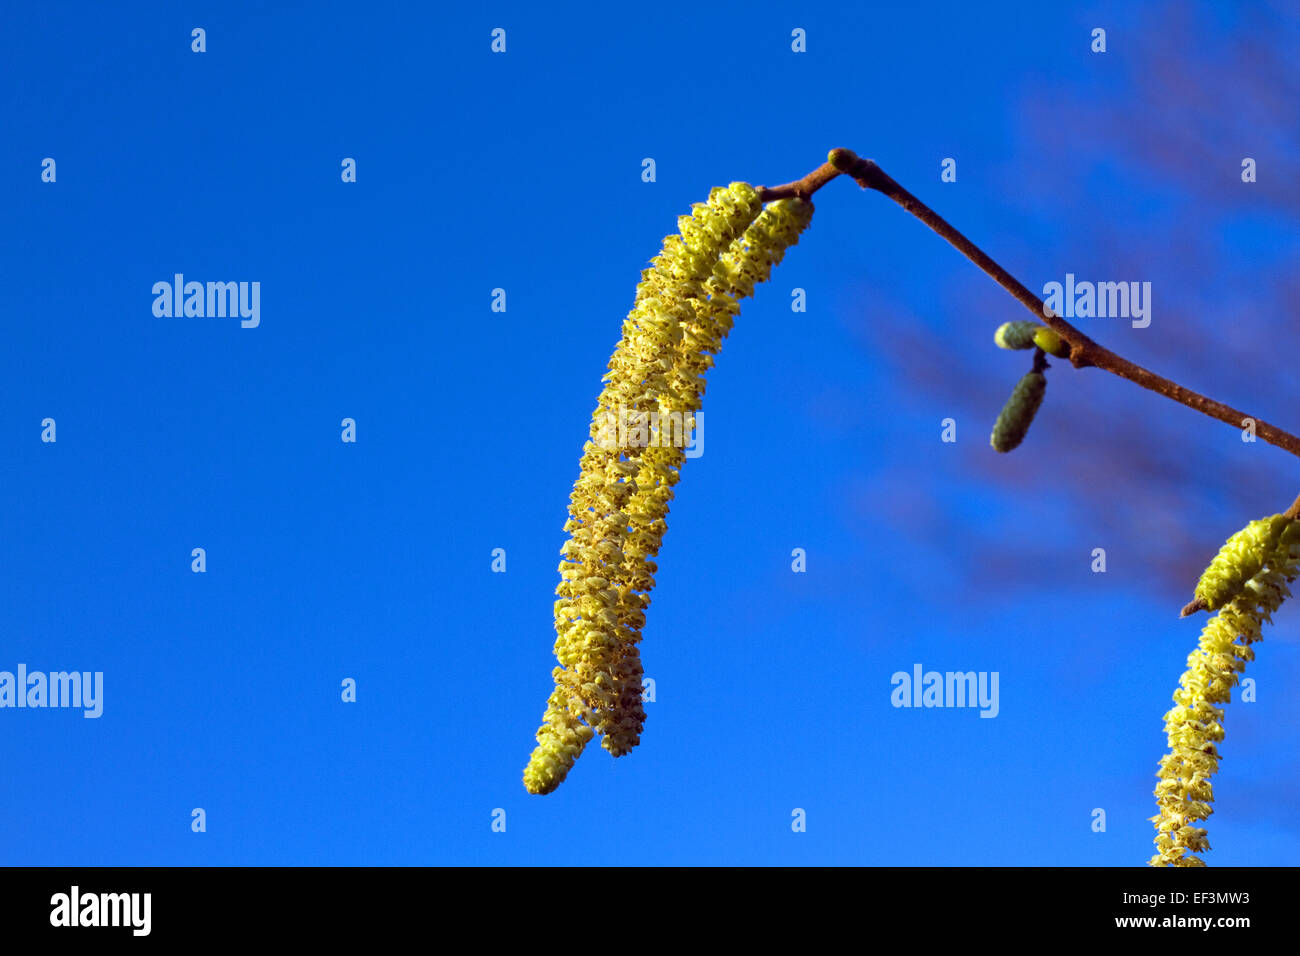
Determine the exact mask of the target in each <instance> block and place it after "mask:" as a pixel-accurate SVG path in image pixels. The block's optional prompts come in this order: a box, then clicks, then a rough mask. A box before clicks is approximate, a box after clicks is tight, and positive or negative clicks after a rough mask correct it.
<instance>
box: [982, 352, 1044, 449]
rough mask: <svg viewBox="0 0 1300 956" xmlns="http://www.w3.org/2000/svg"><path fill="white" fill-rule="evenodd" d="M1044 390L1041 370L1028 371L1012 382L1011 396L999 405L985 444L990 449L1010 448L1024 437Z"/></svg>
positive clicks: (1036, 411) (1040, 402)
mask: <svg viewBox="0 0 1300 956" xmlns="http://www.w3.org/2000/svg"><path fill="white" fill-rule="evenodd" d="M1046 391H1047V376H1045V375H1044V374H1043V373H1042V372H1028V373H1026V374H1025V377H1024V378H1022V379H1021V380H1020V381H1019V382H1017V383H1016V387H1015V388H1014V389H1012V391H1011V397H1010V398H1008V399H1007V403H1006V404H1005V405H1003V406H1002V411H1001V412H1000V413H999V414H998V418H997V421H995V422H994V423H993V435H992V436H991V437H990V439H989V444H991V445H992V446H993V450H994V451H1000V452H1008V451H1011V450H1012V449H1013V448H1015V447H1017V446H1018V445H1019V444H1020V443H1021V442H1022V441H1024V440H1025V435H1026V434H1027V433H1028V431H1029V426H1030V425H1031V424H1032V423H1033V421H1034V416H1035V415H1036V414H1038V407H1039V406H1040V405H1042V404H1043V395H1044V394H1045V393H1046Z"/></svg>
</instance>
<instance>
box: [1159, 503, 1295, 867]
mask: <svg viewBox="0 0 1300 956" xmlns="http://www.w3.org/2000/svg"><path fill="white" fill-rule="evenodd" d="M1297 576H1300V522H1292V521H1290V520H1289V519H1287V518H1286V517H1285V516H1283V515H1273V516H1272V517H1270V518H1261V519H1260V520H1258V521H1252V522H1251V523H1250V524H1249V525H1247V526H1246V527H1245V528H1243V529H1242V530H1241V531H1239V532H1238V533H1237V534H1235V535H1233V536H1232V537H1231V538H1229V539H1228V542H1227V544H1225V545H1224V546H1223V548H1222V550H1220V551H1219V553H1218V555H1217V556H1216V557H1215V558H1214V561H1213V562H1211V564H1210V567H1209V568H1208V569H1207V570H1206V572H1205V574H1204V575H1203V576H1202V578H1201V582H1200V584H1199V585H1197V590H1196V593H1197V596H1198V597H1202V598H1204V599H1205V600H1206V602H1207V604H1209V605H1210V606H1211V607H1212V608H1217V609H1218V614H1216V615H1214V616H1213V617H1212V618H1210V620H1209V621H1207V622H1206V624H1205V628H1204V629H1203V630H1202V631H1201V638H1200V642H1199V644H1198V646H1197V648H1196V650H1194V651H1192V653H1191V654H1190V655H1189V656H1188V658H1187V671H1186V673H1184V674H1183V676H1182V680H1181V681H1180V686H1179V688H1178V690H1177V691H1175V692H1174V703H1175V704H1176V705H1177V706H1175V707H1174V708H1173V709H1172V710H1170V711H1169V712H1168V713H1167V714H1165V732H1166V733H1167V734H1168V737H1169V753H1168V754H1166V755H1165V757H1164V758H1163V759H1162V760H1161V761H1160V770H1159V772H1158V774H1157V776H1158V777H1159V782H1158V783H1157V784H1156V789H1155V796H1156V803H1157V805H1158V806H1159V809H1160V812H1159V813H1158V814H1157V815H1156V816H1154V817H1152V818H1151V819H1152V821H1153V822H1154V823H1155V825H1156V831H1157V835H1156V840H1155V843H1156V848H1157V850H1158V851H1159V852H1158V853H1156V855H1155V856H1153V857H1152V858H1151V860H1150V861H1149V862H1150V864H1151V865H1152V866H1204V865H1205V861H1204V860H1202V859H1201V858H1200V857H1198V856H1195V854H1197V853H1201V852H1203V851H1205V850H1208V849H1210V844H1209V841H1208V840H1207V839H1206V831H1205V829H1204V828H1203V827H1199V826H1196V824H1197V823H1199V822H1200V821H1202V820H1205V819H1206V818H1207V817H1209V815H1210V814H1211V813H1213V812H1214V809H1213V807H1212V806H1211V802H1212V801H1213V799H1214V790H1213V787H1212V786H1211V784H1210V777H1211V776H1212V775H1213V774H1214V773H1215V771H1217V770H1218V768H1219V752H1218V749H1217V744H1218V743H1219V742H1220V741H1222V740H1223V707H1222V705H1224V704H1226V703H1228V702H1229V701H1230V700H1231V699H1232V688H1233V687H1234V686H1236V684H1237V682H1238V680H1239V679H1240V676H1241V674H1242V672H1243V671H1244V670H1245V669H1246V663H1247V662H1248V661H1252V660H1254V659H1255V651H1254V648H1253V647H1252V646H1251V645H1252V644H1254V643H1255V642H1257V641H1258V640H1260V637H1261V634H1260V627H1261V625H1262V624H1263V622H1265V621H1270V620H1271V616H1272V614H1273V612H1274V611H1276V610H1277V609H1278V607H1279V606H1280V605H1281V603H1282V602H1283V601H1284V600H1285V599H1286V598H1287V597H1289V596H1290V594H1291V591H1290V589H1289V587H1288V585H1289V584H1290V583H1291V582H1292V581H1294V580H1295V579H1296V577H1297Z"/></svg>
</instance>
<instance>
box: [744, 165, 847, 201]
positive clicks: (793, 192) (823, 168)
mask: <svg viewBox="0 0 1300 956" xmlns="http://www.w3.org/2000/svg"><path fill="white" fill-rule="evenodd" d="M839 174H840V171H839V170H838V169H836V168H835V167H834V166H833V165H831V164H830V163H822V165H820V166H818V167H817V168H816V169H814V170H813V171H812V172H811V173H809V174H808V175H807V176H805V177H804V178H803V179H797V180H795V181H794V182H792V183H786V184H785V185H784V186H759V187H758V198H759V199H761V200H762V201H763V202H775V201H776V200H778V199H794V198H795V197H796V196H797V197H798V198H800V199H811V198H812V194H813V193H815V192H816V191H817V190H819V189H821V188H822V187H823V186H825V185H826V184H827V183H828V182H830V181H831V180H832V179H834V178H835V177H836V176H838V175H839Z"/></svg>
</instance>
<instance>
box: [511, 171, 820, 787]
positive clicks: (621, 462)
mask: <svg viewBox="0 0 1300 956" xmlns="http://www.w3.org/2000/svg"><path fill="white" fill-rule="evenodd" d="M811 216H812V204H811V203H807V202H804V201H802V200H797V199H796V200H782V201H779V202H774V203H772V204H770V205H769V206H768V207H767V208H766V209H764V208H763V206H762V203H761V201H760V200H759V198H758V193H757V191H756V190H755V189H754V188H753V187H752V186H750V185H748V184H747V183H732V184H731V185H730V186H728V187H727V188H725V189H723V188H716V189H714V190H713V191H712V192H711V193H710V195H709V201H708V202H707V203H697V204H696V205H695V206H694V207H693V209H692V214H691V215H690V216H683V217H681V218H680V219H679V220H678V224H679V228H680V234H679V235H677V236H669V237H667V238H666V239H665V241H664V247H663V250H662V252H661V253H660V254H659V256H657V257H656V258H655V259H654V260H653V262H652V264H651V268H650V269H647V270H646V271H645V272H643V273H642V281H641V283H640V284H639V285H638V287H637V296H636V301H635V303H634V305H633V307H632V311H631V312H630V313H629V315H628V317H627V320H626V321H625V322H624V324H623V336H622V339H621V340H620V342H619V344H618V347H617V348H616V350H615V352H614V354H613V356H612V357H611V358H610V361H609V373H608V374H607V375H606V376H605V378H604V381H605V383H606V384H605V387H604V390H603V391H602V392H601V396H600V398H599V399H598V402H597V409H596V412H595V413H594V414H593V416H592V419H593V420H592V428H591V439H590V440H589V441H587V443H586V444H585V445H584V447H583V456H582V460H581V468H582V471H581V474H580V475H579V477H578V480H577V482H576V483H575V485H574V490H573V494H572V495H571V497H570V509H569V520H568V521H567V522H566V523H565V530H566V531H568V532H569V533H570V535H571V537H570V539H569V540H568V541H567V542H565V545H564V547H563V548H562V549H561V553H562V555H563V556H564V561H562V562H561V564H560V568H559V570H560V577H561V581H560V585H559V587H558V588H557V589H556V594H557V595H558V596H559V598H558V600H557V601H556V602H555V627H556V635H557V639H556V642H555V655H556V658H557V660H558V661H559V663H560V665H561V666H559V667H556V668H555V669H554V671H553V676H554V678H555V683H556V687H555V691H554V692H553V693H552V695H551V697H550V699H549V700H548V702H547V708H546V713H545V715H544V716H543V723H542V726H541V727H540V728H539V729H538V732H537V742H538V746H537V748H536V749H535V750H534V751H533V754H532V757H531V758H530V760H529V763H528V766H527V768H526V769H525V771H524V785H525V787H526V788H527V789H528V790H529V792H531V793H550V792H551V791H553V790H554V789H555V788H556V787H557V786H559V784H560V783H561V782H562V781H563V780H564V778H565V775H566V774H567V773H568V771H569V769H570V768H571V767H572V766H573V763H574V761H575V760H576V759H577V757H578V756H579V754H581V752H582V749H583V747H584V746H585V745H586V743H587V742H588V741H589V740H590V739H591V738H592V736H594V735H595V734H600V735H602V737H603V740H602V745H603V746H604V747H605V748H606V749H607V750H609V751H610V753H611V754H613V755H614V756H621V755H622V754H625V753H627V752H628V751H630V750H631V749H632V748H633V747H634V746H636V744H637V743H638V741H639V739H640V732H641V727H642V724H643V723H644V720H645V714H644V710H643V708H642V702H641V692H642V668H641V663H640V655H639V650H638V647H637V644H638V642H639V641H640V636H641V634H640V632H641V628H642V626H643V625H644V623H645V611H646V609H647V608H648V607H649V604H650V598H649V593H648V592H649V591H650V589H651V588H652V587H653V585H654V576H653V575H654V572H655V571H657V570H658V568H657V566H656V565H655V563H654V561H653V560H652V559H653V558H654V557H655V556H656V555H657V553H658V550H659V546H660V544H661V542H662V539H663V534H664V532H665V531H666V530H667V523H666V521H665V518H666V516H667V513H668V504H669V502H670V501H671V499H672V496H673V491H672V489H673V486H674V485H675V484H676V482H677V480H678V478H679V477H680V468H681V466H682V464H683V463H684V460H685V455H684V453H683V451H682V449H681V447H680V445H679V442H669V443H668V444H667V445H665V444H663V443H662V441H658V440H656V441H647V440H646V438H647V437H648V436H647V435H646V433H645V430H644V428H641V429H639V430H638V431H637V434H638V435H639V436H640V437H639V439H638V440H636V441H632V440H630V439H629V441H628V442H626V443H624V442H623V440H622V439H623V436H622V435H621V434H619V433H620V432H621V426H622V424H623V422H624V421H625V420H626V419H627V418H628V417H632V418H636V419H638V420H639V421H640V420H641V416H644V417H645V418H650V417H651V415H652V414H654V415H657V416H658V418H659V421H660V423H661V425H662V422H663V421H664V420H665V418H667V419H668V420H669V421H671V422H672V423H673V424H675V425H677V435H678V439H680V437H681V434H682V433H683V432H684V431H686V430H688V429H689V428H691V427H693V425H694V419H693V415H694V413H695V412H697V411H699V408H700V404H701V401H702V398H703V394H704V378H703V376H704V373H705V372H706V371H707V370H708V368H709V367H710V366H711V365H712V361H713V355H714V354H716V352H717V351H718V349H719V348H721V343H722V339H723V338H724V337H725V336H726V334H727V332H728V331H730V329H731V325H732V322H733V321H734V318H735V316H736V315H737V314H738V313H739V311H740V309H739V305H738V300H739V299H740V298H742V297H744V296H746V295H750V294H752V292H753V289H754V285H755V284H756V283H758V282H762V281H763V280H764V279H766V278H767V277H768V275H769V273H770V270H771V267H772V266H773V265H775V264H777V263H779V262H780V261H781V258H782V256H783V255H784V252H785V249H786V248H787V247H788V246H790V245H793V244H794V243H796V242H797V241H798V237H799V233H800V232H801V231H802V230H803V229H805V228H806V227H807V225H808V223H809V221H810V219H811ZM674 416H675V417H674ZM611 425H612V426H613V431H614V432H615V434H616V435H617V440H614V441H611V440H610V437H611V436H610V431H611ZM651 431H652V432H653V431H654V430H653V429H651ZM662 431H663V429H662V427H661V428H660V429H659V431H658V433H657V434H655V435H654V436H653V437H654V438H656V439H661V438H662V437H663V436H662Z"/></svg>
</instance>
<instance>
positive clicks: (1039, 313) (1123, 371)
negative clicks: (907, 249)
mask: <svg viewBox="0 0 1300 956" xmlns="http://www.w3.org/2000/svg"><path fill="white" fill-rule="evenodd" d="M829 165H832V166H834V167H835V168H836V169H837V170H839V171H840V172H842V173H844V174H845V175H848V176H852V177H853V178H854V179H855V180H856V181H857V183H858V185H859V186H861V187H862V188H863V189H875V190H876V191H878V192H881V193H884V194H885V195H886V196H888V197H889V198H890V199H892V200H894V202H896V203H898V204H899V205H900V206H902V207H903V208H904V209H906V210H907V211H908V212H910V213H911V214H912V215H914V216H916V218H918V219H920V220H921V221H922V222H923V223H925V224H926V225H927V226H929V227H930V228H931V229H933V230H934V231H935V232H937V233H938V234H939V235H940V236H942V237H943V238H945V239H947V240H948V241H949V242H950V243H952V245H953V246H955V247H956V249H957V251H958V252H960V253H961V254H962V255H964V256H965V257H966V258H967V259H969V260H970V261H971V262H973V263H975V264H976V265H977V266H979V267H980V268H981V269H982V270H984V272H985V273H987V274H988V275H989V276H990V277H992V279H993V281H995V282H996V283H997V284H998V285H1000V286H1002V288H1004V289H1006V290H1007V291H1008V292H1010V293H1011V295H1012V296H1013V297H1014V298H1015V299H1016V301H1018V302H1019V303H1020V304H1021V305H1023V306H1024V307H1025V308H1026V309H1028V310H1029V311H1030V312H1032V313H1033V314H1034V317H1035V318H1036V319H1038V321H1040V322H1044V323H1046V324H1047V325H1049V326H1051V328H1052V329H1053V330H1054V331H1055V332H1056V333H1057V334H1058V335H1059V336H1060V337H1061V338H1063V339H1064V340H1065V341H1066V342H1067V343H1069V345H1070V362H1071V364H1073V365H1074V367H1075V368H1086V367H1088V366H1094V367H1096V368H1100V369H1104V370H1105V371H1107V372H1111V373H1113V374H1115V375H1118V376H1119V377H1120V378H1126V379H1128V380H1129V381H1130V382H1135V383H1137V384H1138V385H1141V386H1142V387H1143V388H1147V389H1150V390H1151V391H1153V392H1156V393H1158V394H1160V395H1163V396H1165V397H1166V398H1172V399H1173V400H1174V401H1176V402H1180V403H1181V404H1183V405H1186V406H1187V407H1188V408H1193V409H1195V410H1196V411H1198V412H1201V413H1202V414H1205V415H1209V416H1210V417H1211V418H1215V419H1218V420H1219V421H1221V422H1226V423H1227V424H1229V425H1232V426H1233V427H1235V428H1243V427H1245V424H1246V419H1251V420H1253V421H1254V423H1255V434H1256V435H1258V436H1259V437H1260V438H1261V439H1263V440H1264V441H1266V442H1268V443H1269V444H1270V445H1276V446H1277V447H1278V448H1282V449H1285V450H1286V451H1289V452H1290V453H1291V454H1293V455H1296V456H1297V457H1300V438H1297V437H1296V436H1295V435H1292V434H1291V433H1290V432H1286V431H1283V430H1282V429H1280V428H1277V427H1276V426H1273V425H1270V424H1268V422H1266V421H1264V420H1263V419H1260V418H1256V417H1255V416H1253V415H1247V414H1246V413H1244V412H1240V411H1238V410H1237V409H1235V408H1233V407H1232V406H1230V405H1224V404H1223V403H1222V402H1216V401H1215V400H1214V399H1212V398H1208V397H1206V396H1205V395H1202V394H1200V393H1199V392H1194V391H1192V390H1191V389H1190V388H1184V387H1183V386H1181V385H1179V384H1178V383H1177V382H1173V381H1170V380H1169V379H1167V378H1164V377H1163V376H1161V375H1157V374H1156V373H1155V372H1152V371H1149V370H1148V369H1145V368H1142V367H1141V366H1140V365H1136V364H1134V363H1133V362H1130V361H1129V360H1128V359H1126V358H1122V357H1121V356H1119V355H1116V354H1115V353H1114V352H1112V351H1111V350H1110V349H1107V348H1104V347H1103V346H1100V345H1098V344H1097V343H1096V342H1094V341H1093V340H1092V339H1090V338H1089V337H1088V336H1086V335H1084V334H1083V333H1082V332H1080V331H1079V330H1078V329H1076V328H1075V327H1074V326H1073V325H1071V324H1070V323H1069V322H1066V321H1065V319H1063V318H1061V317H1060V316H1059V315H1056V314H1055V313H1053V312H1052V311H1051V310H1049V309H1047V308H1045V307H1044V305H1043V301H1042V299H1040V298H1038V296H1036V295H1034V294H1033V293H1032V292H1030V291H1029V290H1028V289H1027V288H1025V287H1024V286H1023V285H1022V284H1021V283H1020V282H1018V281H1017V280H1016V278H1015V277H1014V276H1013V275H1011V273H1009V272H1007V270H1005V269H1003V268H1002V267H1001V266H1000V265H998V264H997V263H996V262H994V261H993V260H992V259H990V258H989V257H988V256H987V255H986V254H985V253H984V251H983V250H981V249H980V248H979V246H977V245H975V243H973V242H971V241H970V240H969V239H967V238H966V237H965V236H964V235H962V234H961V233H960V232H958V231H957V230H956V229H954V228H953V227H952V225H950V224H949V223H948V221H947V220H946V219H944V218H943V217H942V216H940V215H939V214H938V213H936V212H935V211H934V210H933V209H931V208H930V207H929V206H927V205H926V204H925V203H923V202H921V200H919V199H917V198H916V197H915V196H913V195H912V194H911V193H910V192H908V191H907V190H906V189H904V188H903V187H902V186H900V185H899V184H898V183H897V182H895V181H894V179H893V178H892V177H891V176H889V174H888V173H886V172H885V171H884V170H883V169H881V168H880V167H879V166H878V165H876V163H875V161H874V160H870V159H862V158H860V157H859V156H858V155H857V154H856V153H854V152H853V151H852V150H849V149H833V150H831V153H830V164H829ZM822 168H823V169H824V168H825V167H822ZM817 172H818V173H820V172H821V170H818V171H817ZM812 175H814V176H815V175H817V173H814V174H812ZM811 178H812V176H808V177H805V178H804V179H802V180H800V181H799V183H798V184H792V185H800V184H803V183H805V182H806V181H807V180H809V179H811ZM826 181H827V182H829V179H827V180H826ZM779 188H785V187H779ZM760 192H761V190H760ZM1298 504H1300V502H1298ZM1293 507H1295V506H1293Z"/></svg>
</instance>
